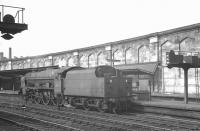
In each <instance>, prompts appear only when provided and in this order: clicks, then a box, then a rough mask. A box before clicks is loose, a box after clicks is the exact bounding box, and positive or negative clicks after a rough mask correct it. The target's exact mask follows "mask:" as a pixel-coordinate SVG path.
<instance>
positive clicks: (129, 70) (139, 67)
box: [115, 62, 158, 75]
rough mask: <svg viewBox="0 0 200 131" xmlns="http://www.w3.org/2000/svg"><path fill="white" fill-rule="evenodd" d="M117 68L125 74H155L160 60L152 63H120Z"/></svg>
mask: <svg viewBox="0 0 200 131" xmlns="http://www.w3.org/2000/svg"><path fill="white" fill-rule="evenodd" d="M115 67H116V68H117V69H120V70H122V71H123V73H124V74H127V75H130V74H132V75H138V74H139V75H144V74H148V75H154V74H155V71H156V69H157V67H158V62H151V63H141V64H129V65H119V66H115Z"/></svg>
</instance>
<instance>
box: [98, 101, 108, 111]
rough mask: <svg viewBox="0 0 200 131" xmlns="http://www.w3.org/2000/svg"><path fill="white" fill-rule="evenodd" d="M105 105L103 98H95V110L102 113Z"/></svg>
mask: <svg viewBox="0 0 200 131" xmlns="http://www.w3.org/2000/svg"><path fill="white" fill-rule="evenodd" d="M105 106H106V103H105V102H104V101H103V100H97V110H98V111H99V112H102V113H104V112H106V109H105Z"/></svg>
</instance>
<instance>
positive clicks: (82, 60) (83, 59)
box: [80, 55, 88, 67]
mask: <svg viewBox="0 0 200 131" xmlns="http://www.w3.org/2000/svg"><path fill="white" fill-rule="evenodd" d="M80 66H81V67H88V57H87V56H86V55H83V56H82V57H81V58H80Z"/></svg>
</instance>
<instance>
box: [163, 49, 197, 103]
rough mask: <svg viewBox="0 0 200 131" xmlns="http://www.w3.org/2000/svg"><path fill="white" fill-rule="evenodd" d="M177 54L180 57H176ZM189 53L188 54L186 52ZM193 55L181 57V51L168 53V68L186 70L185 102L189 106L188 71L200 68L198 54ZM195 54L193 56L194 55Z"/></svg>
mask: <svg viewBox="0 0 200 131" xmlns="http://www.w3.org/2000/svg"><path fill="white" fill-rule="evenodd" d="M175 53H177V54H178V55H176V54H175ZM185 53H188V52H185ZM190 54H191V55H189V56H186V55H181V52H180V51H177V52H174V51H173V50H171V51H170V52H167V54H166V56H167V58H166V63H167V67H168V68H173V67H178V68H182V69H183V70H184V102H185V104H188V70H189V69H190V68H200V58H199V57H198V56H197V54H199V53H198V52H190ZM192 54H193V55H192Z"/></svg>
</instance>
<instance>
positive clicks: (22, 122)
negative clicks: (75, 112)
mask: <svg viewBox="0 0 200 131" xmlns="http://www.w3.org/2000/svg"><path fill="white" fill-rule="evenodd" d="M0 119H3V120H5V121H8V122H10V123H13V124H15V125H16V126H18V127H23V128H24V130H26V131H27V130H31V131H32V130H34V131H47V130H48V131H82V130H81V129H78V128H73V127H70V126H66V125H61V124H57V123H53V122H49V121H45V120H41V119H37V118H33V117H30V116H25V115H20V114H18V113H14V112H9V111H5V110H4V111H2V110H0Z"/></svg>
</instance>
